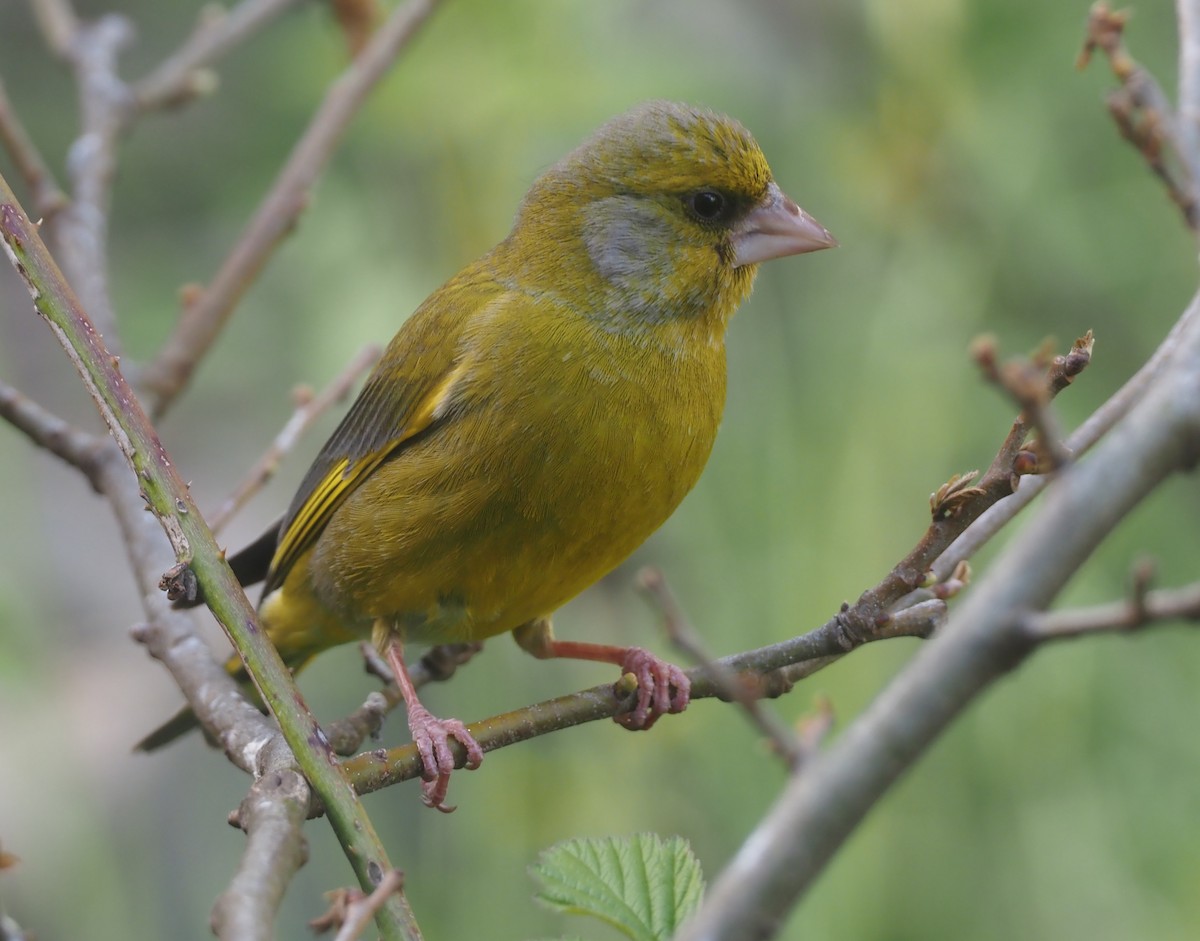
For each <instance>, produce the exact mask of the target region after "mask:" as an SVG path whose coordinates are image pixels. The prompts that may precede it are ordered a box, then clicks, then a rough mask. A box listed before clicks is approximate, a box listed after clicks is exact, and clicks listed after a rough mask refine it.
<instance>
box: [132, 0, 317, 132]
mask: <svg viewBox="0 0 1200 941" xmlns="http://www.w3.org/2000/svg"><path fill="white" fill-rule="evenodd" d="M299 3H300V0H242V2H241V3H239V4H238V5H237V6H235V7H234V8H233V9H232V10H224V9H219V8H215V7H206V8H205V9H203V10H202V11H201V13H200V22H199V23H198V24H197V26H196V29H195V31H194V32H193V33H192V35H191V36H190V37H188V39H187V41H186V42H185V43H184V44H183V45H182V46H180V47H179V49H178V50H177V51H176V52H175V53H173V54H172V55H171V56H169V57H168V58H167V59H165V60H163V62H162V63H161V64H160V65H159V66H158V67H157V68H155V69H154V71H152V72H151V73H150V74H149V75H147V76H146V77H145V78H143V79H141V81H138V82H136V83H134V86H133V97H134V99H135V100H136V102H137V107H138V109H139V110H141V111H150V110H153V109H156V108H173V107H177V106H179V105H182V104H185V103H187V102H188V101H191V100H192V99H193V98H195V97H197V96H198V95H202V94H204V93H205V92H207V91H208V90H209V89H210V88H212V86H213V78H212V76H211V75H208V74H207V73H206V72H205V71H204V66H206V65H208V64H209V63H211V62H215V61H216V60H217V59H219V58H221V57H222V56H224V55H225V54H226V53H228V52H229V51H231V50H232V49H234V48H235V47H236V46H238V45H240V44H241V43H244V42H245V41H246V40H248V39H250V38H251V37H252V36H254V34H255V33H257V32H259V31H260V30H262V29H264V28H265V27H266V26H267V25H269V24H270V23H271V21H272V20H274V19H276V18H277V17H279V16H281V15H282V14H284V13H286V12H287V11H288V10H290V9H291V8H292V7H294V6H297V5H299Z"/></svg>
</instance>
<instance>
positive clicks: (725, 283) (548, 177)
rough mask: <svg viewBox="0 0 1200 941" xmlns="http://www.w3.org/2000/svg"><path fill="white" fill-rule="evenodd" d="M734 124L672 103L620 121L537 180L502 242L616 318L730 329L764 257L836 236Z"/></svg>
mask: <svg viewBox="0 0 1200 941" xmlns="http://www.w3.org/2000/svg"><path fill="white" fill-rule="evenodd" d="M836 244H837V243H836V241H835V240H834V238H833V236H831V235H830V234H829V232H828V231H826V229H825V228H824V227H823V226H822V225H820V224H819V223H818V222H817V221H816V220H815V219H813V218H812V217H811V216H809V215H808V214H807V213H805V212H804V211H803V210H801V209H800V208H799V207H798V206H797V205H796V204H795V203H794V202H793V201H792V200H791V199H789V198H788V197H787V196H786V195H785V194H784V193H783V191H782V190H781V189H780V188H779V186H778V185H777V184H776V183H775V182H774V180H773V179H772V176H771V170H770V167H768V166H767V161H766V158H765V157H764V156H763V154H762V151H761V150H760V149H759V146H758V144H756V143H755V141H754V138H753V137H751V136H750V133H749V132H748V131H747V130H746V129H745V128H744V127H742V126H741V124H739V123H738V122H737V121H734V120H733V119H731V118H728V117H725V116H723V115H719V114H714V113H713V112H711V111H706V110H703V109H699V108H692V107H689V106H687V105H681V104H675V103H673V102H666V101H653V102H648V103H646V104H643V105H640V106H638V107H636V108H634V109H633V110H631V111H628V112H626V113H625V114H622V115H620V116H619V117H616V118H614V119H613V120H611V121H609V122H608V123H607V124H605V125H604V126H602V127H601V128H600V129H599V130H597V131H596V132H595V133H594V134H593V135H592V136H591V137H590V138H588V139H587V140H586V141H585V142H584V143H583V144H582V145H580V146H579V147H578V148H577V149H576V150H574V151H572V152H571V153H570V154H568V155H567V156H566V157H564V158H563V159H562V160H561V161H559V162H558V163H557V164H555V165H554V166H553V167H552V168H550V169H549V170H548V171H547V172H546V173H545V174H543V175H542V176H541V177H540V178H539V179H538V180H537V181H535V182H534V184H533V186H532V187H531V188H530V190H529V192H528V193H527V194H526V197H525V199H524V201H523V203H522V205H521V209H520V212H519V213H518V216H517V221H516V223H515V225H514V227H513V231H512V234H511V235H510V236H509V239H508V240H507V243H506V245H508V247H509V249H510V250H512V251H515V252H516V253H517V255H518V257H519V258H520V259H521V262H522V263H521V265H520V267H521V268H523V269H524V270H525V272H526V273H527V277H530V278H533V279H534V280H535V281H537V282H538V283H539V284H540V285H541V286H542V287H543V288H544V289H545V290H547V291H551V292H553V293H555V294H565V295H567V296H568V298H569V297H570V295H571V294H572V293H573V292H574V291H576V290H583V291H586V292H588V294H589V296H592V297H593V301H594V300H595V297H594V295H595V292H597V291H600V292H601V293H602V297H603V300H602V301H601V303H599V304H595V303H593V309H594V311H595V315H596V316H598V317H600V318H602V319H605V320H608V321H611V322H612V323H613V325H614V327H620V328H625V327H628V326H637V325H639V324H641V325H652V324H655V323H661V322H662V321H664V320H667V319H679V318H688V319H696V318H702V319H704V320H705V321H707V322H708V323H709V324H710V325H711V326H713V327H716V326H718V325H719V327H720V328H721V329H722V330H723V328H724V324H725V322H726V321H727V320H728V318H729V316H730V315H731V314H732V313H733V310H734V309H735V308H736V307H737V305H738V304H739V303H741V301H742V300H743V299H744V298H745V297H746V295H747V294H749V292H750V288H751V285H752V284H753V281H754V275H755V273H756V272H757V269H758V265H759V263H760V262H763V261H767V260H769V259H772V258H780V257H783V256H785V255H796V254H800V253H802V252H812V251H818V250H819V249H822V248H830V247H832V246H834V245H836Z"/></svg>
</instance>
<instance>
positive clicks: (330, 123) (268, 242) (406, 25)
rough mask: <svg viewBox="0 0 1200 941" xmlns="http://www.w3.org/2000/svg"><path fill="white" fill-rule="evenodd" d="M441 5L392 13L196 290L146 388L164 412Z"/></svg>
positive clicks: (417, 1)
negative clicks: (375, 93) (369, 102)
mask: <svg viewBox="0 0 1200 941" xmlns="http://www.w3.org/2000/svg"><path fill="white" fill-rule="evenodd" d="M439 3H440V0H408V2H407V3H405V4H404V5H403V6H401V7H398V8H397V9H396V10H395V11H393V13H392V15H391V16H390V17H389V18H388V20H387V22H386V23H385V24H384V25H383V26H382V27H380V29H379V30H378V31H377V32H376V33H375V34H374V35H373V36H372V37H371V40H370V42H368V43H367V46H366V48H364V49H363V51H362V53H361V54H360V55H359V56H358V58H357V59H355V60H354V62H353V63H352V64H351V65H350V66H349V67H348V68H347V69H346V71H344V72H343V73H342V75H341V76H340V77H339V78H338V79H337V81H335V82H334V83H333V84H332V85H331V86H330V88H329V91H328V92H327V93H326V95H325V98H324V100H323V101H322V102H321V104H320V106H319V107H318V108H317V111H316V113H315V114H314V115H313V118H312V121H311V122H310V123H309V125H308V128H307V129H306V130H305V132H304V134H303V136H302V137H301V138H300V140H299V141H298V142H297V143H296V146H295V148H294V149H293V150H292V153H291V155H290V156H289V157H288V160H287V163H286V164H285V165H284V167H283V170H282V171H281V172H280V174H279V176H278V177H277V178H276V180H275V183H274V185H273V186H272V187H271V191H270V192H269V193H268V194H267V195H266V197H265V198H264V199H263V201H262V202H261V203H260V204H259V207H258V209H257V210H256V211H255V213H254V217H253V218H252V219H251V220H250V222H249V223H248V225H247V226H246V229H245V230H244V231H243V232H242V235H241V237H240V238H239V239H238V241H237V244H236V245H235V246H234V248H233V250H232V251H231V252H230V254H229V256H228V257H227V258H226V259H225V261H224V262H223V263H222V265H221V267H220V268H219V269H218V271H217V273H216V274H215V275H214V276H213V279H212V281H211V282H210V283H209V284H208V286H207V287H206V288H204V289H203V290H202V291H200V292H198V294H197V296H196V297H195V298H194V299H193V301H192V303H190V304H189V305H188V306H187V307H185V309H184V311H183V313H182V316H181V317H180V319H179V322H178V324H176V327H175V330H174V332H173V333H172V334H171V336H170V337H168V339H167V341H166V343H165V344H164V345H163V348H162V349H161V350H160V351H159V354H158V356H157V357H155V359H154V361H153V362H151V363H150V364H148V366H147V368H146V371H145V375H144V376H143V377H142V384H143V385H144V387H145V388H146V389H147V390H149V391H150V392H151V393H152V394H153V396H154V408H153V412H154V414H155V415H156V416H157V415H161V414H163V412H164V411H166V409H167V408H168V407H169V406H170V404H171V402H172V401H173V400H174V399H175V397H176V396H177V395H178V394H179V393H180V392H181V391H182V390H183V387H184V386H185V385H186V384H187V382H188V379H189V378H190V377H191V374H192V372H193V371H194V370H195V368H196V366H197V364H198V363H199V362H200V360H201V359H202V358H203V357H204V355H205V354H206V353H207V352H208V350H209V348H210V347H211V346H212V344H213V342H214V341H215V340H216V338H217V336H218V334H219V333H220V332H221V329H222V327H223V326H224V325H225V323H226V321H228V319H229V317H230V315H231V314H232V313H233V310H234V308H235V307H236V306H237V303H238V301H239V300H240V299H241V297H242V294H243V293H244V292H245V290H246V289H247V288H248V287H249V286H250V284H251V282H252V281H253V279H254V277H255V276H256V275H257V274H258V272H259V271H260V270H261V269H262V267H263V265H265V264H266V263H267V260H268V259H269V258H270V256H271V254H272V253H273V252H274V250H275V248H276V246H277V245H278V244H279V242H280V241H281V240H282V238H283V237H284V236H285V235H287V234H288V232H290V231H291V230H292V229H293V228H294V227H295V225H296V221H297V219H298V218H299V216H300V213H301V212H302V211H303V210H304V207H305V206H306V205H307V204H308V199H309V191H310V190H311V188H312V186H313V184H314V183H315V182H316V179H317V177H318V176H319V175H320V173H321V171H322V170H323V169H324V167H325V164H326V163H328V161H329V158H330V156H331V155H332V154H333V151H334V149H335V148H336V146H337V144H338V142H339V141H340V140H341V138H342V135H343V133H344V132H345V130H346V128H347V127H348V126H349V124H350V121H351V120H352V119H353V117H354V116H355V114H357V113H358V110H359V108H360V107H361V106H362V104H363V103H364V102H365V101H366V99H367V96H368V95H369V94H370V92H371V91H372V90H373V89H374V87H375V86H376V85H377V84H378V82H379V81H380V79H382V78H383V77H384V75H386V74H387V72H388V70H389V69H390V68H391V66H392V63H393V62H394V61H395V59H396V57H397V56H399V54H400V53H401V51H403V49H404V47H405V46H406V45H407V44H408V42H409V40H410V39H412V37H413V36H414V35H416V32H417V30H418V28H419V27H420V26H421V24H422V23H424V22H425V20H426V19H427V18H428V17H429V15H430V14H431V13H433V11H434V10H435V9H436V8H437V7H438V5H439Z"/></svg>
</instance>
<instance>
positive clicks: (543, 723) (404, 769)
mask: <svg viewBox="0 0 1200 941" xmlns="http://www.w3.org/2000/svg"><path fill="white" fill-rule="evenodd" d="M935 612H939V613H944V612H945V603H944V602H942V601H937V600H934V601H927V602H923V603H922V604H921V605H918V606H916V607H915V608H914V613H913V616H912V617H911V618H909V617H899V616H894V615H886V616H884V617H882V618H881V619H880V622H879V623H878V624H873V625H872V626H871V628H870V630H869V631H868V632H867V634H866V635H865V636H864V637H863V638H862V642H863V643H871V642H873V641H876V640H884V639H888V638H893V637H898V636H907V635H918V636H924V635H926V634H928V633H929V631H930V630H931V629H932V624H933V623H934V622H935V621H936V620H937V619H938V617H940V614H935ZM844 654H845V647H844V646H843V640H842V632H841V623H840V620H839V617H834V618H831V619H830V620H828V621H826V622H825V623H824V624H822V625H821V626H820V627H818V628H816V629H815V630H812V631H809V632H808V633H806V634H802V635H800V636H798V637H793V638H791V639H789V640H785V641H781V642H780V643H777V644H771V645H770V646H767V647H761V648H759V649H757V650H748V651H745V652H743V653H739V654H734V655H732V656H729V657H722V658H720V659H718V660H716V661H713V662H714V663H715V664H716V666H717V669H718V670H719V671H723V672H724V674H725V675H727V676H728V675H732V676H733V678H734V679H733V683H734V685H735V686H736V687H738V688H743V689H746V690H749V691H751V694H752V695H753V696H755V697H757V698H765V699H773V698H775V697H778V696H782V695H784V694H785V693H787V692H789V691H790V690H791V688H792V682H791V681H790V679H789V676H788V674H789V672H790V670H788V669H784V668H794V667H795V666H801V667H804V666H807V667H809V669H808V671H807V673H808V674H811V673H814V672H816V669H819V666H818V667H815V668H814V667H812V665H813V664H819V665H820V666H825V665H827V664H829V663H832V662H834V661H835V660H837V659H838V658H839V657H841V656H843V655H844ZM687 674H688V677H689V679H691V681H692V691H691V698H692V699H693V700H700V699H710V698H720V697H721V696H722V693H723V692H724V691H725V688H724V687H723V686H722V684H721V683H720V682H718V681H717V680H716V679H715V678H714V677H713V675H712V673H711V672H710V670H709V669H707V668H704V667H697V668H695V669H692V670H688V671H687ZM635 693H636V684H635V685H634V686H633V687H627V686H625V685H624V684H623V683H622V682H621V681H618V682H617V683H616V684H611V683H610V684H605V685H602V686H594V687H592V688H591V689H585V690H581V691H579V692H576V693H571V694H569V695H566V696H560V697H558V698H556V699H551V700H547V701H545V702H540V703H535V704H533V705H531V706H525V707H523V708H521V709H516V710H513V711H512V712H507V713H504V714H503V715H498V716H492V717H491V718H489V719H484V720H481V721H479V722H474V723H471V724H470V725H469V726H468V729H469V731H470V733H471V735H472V736H473V737H474V738H475V740H476V741H477V742H479V744H480V746H481V747H482V748H483V750H484V751H485V752H486V751H495V750H497V749H500V748H505V747H507V746H509V745H513V744H516V743H517V742H525V741H529V740H530V739H533V738H537V737H538V736H541V735H547V734H549V733H551V732H557V731H560V730H562V729H567V728H571V727H573V726H576V725H582V724H584V723H586V722H595V721H597V720H600V719H611V718H612V717H613V716H614V715H615V714H616V713H617V712H618V711H620V710H622V709H628V708H629V701H630V699H631V698H632V696H633V695H635ZM451 747H452V748H453V749H454V751H455V757H456V761H457V762H458V766H459V767H461V766H462V765H463V762H464V761H465V758H466V753H465V751H463V749H462V748H461V746H459V745H457V744H456V743H451ZM345 768H346V771H347V773H348V774H349V775H350V778H351V780H352V782H353V784H354V787H355V789H356V790H357V791H358V792H359V793H360V794H365V793H367V792H369V791H376V790H379V789H380V788H384V787H389V786H390V785H392V784H395V783H396V782H398V781H407V780H410V779H411V778H415V777H418V776H419V775H420V773H421V764H420V759H419V758H418V756H417V749H416V746H415V745H412V744H407V745H402V746H399V747H397V748H392V749H388V750H386V751H385V750H383V749H378V750H375V751H370V752H365V753H363V754H360V755H356V756H355V757H354V758H350V759H348V760H347V761H346V762H345Z"/></svg>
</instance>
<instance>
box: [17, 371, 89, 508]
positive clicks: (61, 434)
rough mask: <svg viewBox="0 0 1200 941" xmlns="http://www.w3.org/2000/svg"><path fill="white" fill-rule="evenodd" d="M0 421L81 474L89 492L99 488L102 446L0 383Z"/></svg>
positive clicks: (81, 431)
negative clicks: (99, 453) (88, 487)
mask: <svg viewBox="0 0 1200 941" xmlns="http://www.w3.org/2000/svg"><path fill="white" fill-rule="evenodd" d="M0 418H3V419H4V420H5V421H7V422H8V423H9V424H10V425H12V426H13V427H14V428H16V429H17V430H18V431H21V432H23V433H24V434H25V435H26V437H28V438H29V440H30V441H32V442H33V443H34V444H36V445H38V446H39V447H43V448H45V449H46V450H47V451H49V452H50V453H51V454H53V455H54V456H55V457H59V458H62V460H64V461H66V462H67V463H68V464H70V465H71V466H72V467H76V468H78V469H79V470H81V471H83V474H84V476H85V477H87V479H88V482H89V483H91V485H92V489H94V490H96V489H98V483H97V477H96V475H97V453H98V451H99V450H100V447H101V443H100V441H99V439H97V438H96V437H95V436H93V435H90V434H88V433H87V432H86V431H84V430H83V429H82V428H76V427H75V426H74V425H71V424H70V423H69V422H66V421H64V420H63V419H61V418H59V417H58V416H57V415H55V414H53V413H52V412H50V411H48V410H46V409H45V408H43V407H42V406H41V405H38V403H37V402H35V401H33V400H32V399H30V398H27V397H26V396H24V395H22V394H21V393H20V392H18V391H17V390H16V389H14V388H13V387H12V386H9V385H6V384H5V383H3V382H0Z"/></svg>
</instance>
